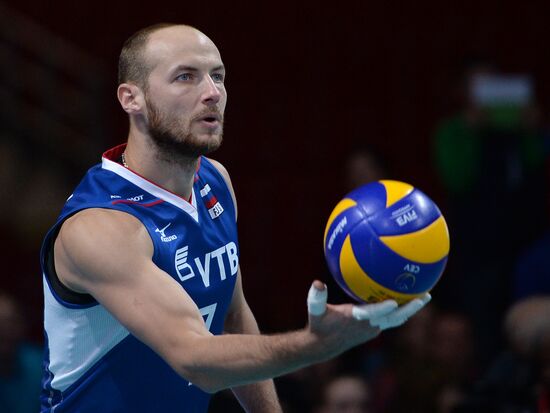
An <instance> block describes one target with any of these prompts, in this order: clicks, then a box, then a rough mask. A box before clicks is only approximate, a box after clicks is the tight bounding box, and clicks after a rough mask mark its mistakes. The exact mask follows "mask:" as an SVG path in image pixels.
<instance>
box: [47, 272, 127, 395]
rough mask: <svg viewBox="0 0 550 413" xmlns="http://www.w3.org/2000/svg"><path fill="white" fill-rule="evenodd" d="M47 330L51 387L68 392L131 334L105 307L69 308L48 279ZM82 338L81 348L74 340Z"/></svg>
mask: <svg viewBox="0 0 550 413" xmlns="http://www.w3.org/2000/svg"><path fill="white" fill-rule="evenodd" d="M44 306H45V307H46V311H45V312H44V327H45V329H46V331H47V332H48V349H49V353H50V363H49V365H48V370H49V371H50V372H51V373H52V374H53V380H52V382H51V386H52V388H53V389H55V390H59V391H65V390H66V389H67V388H69V387H70V386H71V385H72V384H73V383H74V382H76V381H77V380H78V379H79V378H80V377H82V375H83V374H85V373H86V372H87V371H88V370H89V369H90V368H91V367H92V366H93V365H94V364H96V363H97V362H98V361H99V360H101V359H102V358H103V357H104V356H105V355H106V354H107V353H108V352H109V351H110V350H111V349H112V348H113V347H115V346H116V345H117V344H119V343H120V342H121V341H122V340H124V339H125V338H126V337H128V335H129V334H130V333H129V332H128V330H126V328H124V326H122V324H120V323H119V322H118V321H117V320H116V319H115V318H114V317H113V316H112V315H111V314H110V313H109V312H108V311H107V310H106V309H105V307H103V306H101V305H96V306H93V307H88V308H67V307H65V306H64V305H62V304H60V303H59V302H58V301H57V300H56V299H55V297H54V296H53V294H52V292H51V290H50V287H49V285H48V283H47V282H46V279H45V277H44ZM75 337H78V338H79V340H78V342H77V343H78V345H75V340H74V338H75Z"/></svg>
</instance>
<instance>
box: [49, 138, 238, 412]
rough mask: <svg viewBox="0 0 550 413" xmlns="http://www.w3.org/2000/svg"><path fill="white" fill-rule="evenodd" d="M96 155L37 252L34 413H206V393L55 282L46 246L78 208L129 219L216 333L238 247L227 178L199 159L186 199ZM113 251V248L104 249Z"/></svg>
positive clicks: (87, 300) (109, 155)
mask: <svg viewBox="0 0 550 413" xmlns="http://www.w3.org/2000/svg"><path fill="white" fill-rule="evenodd" d="M124 148H125V145H121V146H118V147H116V148H114V149H111V150H110V151H107V152H106V153H105V154H104V155H103V159H102V163H101V164H99V165H96V166H94V167H93V168H91V169H90V170H89V171H88V173H87V174H86V175H85V177H84V179H83V180H82V181H81V183H80V184H79V185H78V187H77V188H76V190H75V191H74V193H73V194H72V195H71V197H70V198H69V199H68V200H67V203H66V204H65V207H64V208H63V210H62V212H61V215H60V217H59V219H58V221H57V222H56V224H55V225H54V226H53V227H52V229H51V230H50V231H49V232H48V234H47V235H46V238H45V240H44V244H43V247H42V253H41V264H42V270H43V278H44V305H45V310H44V325H45V334H46V351H45V356H44V379H43V388H42V396H41V405H42V410H41V411H42V412H43V413H45V412H48V413H65V412H71V413H73V412H78V413H85V412H90V413H92V412H93V413H99V412H101V413H111V412H112V413H114V412H117V413H121V412H132V413H139V412H147V413H150V412H163V413H164V412H165V413H168V412H182V413H183V412H206V410H207V408H208V401H209V394H207V393H205V392H203V391H201V390H200V389H199V388H197V387H196V386H194V385H192V384H191V383H189V382H188V381H186V380H185V379H183V378H181V377H180V376H179V375H178V374H176V372H175V371H174V370H172V368H171V367H170V366H169V365H168V364H167V363H166V362H164V360H162V359H161V358H160V357H159V356H158V355H157V354H156V353H154V352H153V351H152V350H151V349H150V348H149V347H147V346H146V345H145V344H143V343H142V342H141V341H139V340H138V339H136V338H135V337H134V336H133V335H132V334H130V333H129V332H128V330H126V329H125V328H124V326H123V325H121V324H120V323H119V322H118V321H117V320H116V319H115V318H114V317H113V316H112V315H111V314H110V313H109V312H108V311H107V310H106V309H105V308H104V307H103V306H101V305H100V304H99V303H98V302H97V301H95V300H94V299H93V297H91V296H89V295H86V294H77V293H75V292H71V291H70V290H68V289H67V288H66V287H64V286H63V285H62V284H61V283H60V282H59V280H58V278H57V275H56V274H55V268H54V265H53V243H54V241H55V238H56V236H57V234H58V232H59V229H60V226H61V225H62V223H63V222H64V221H65V220H66V219H67V218H68V217H70V216H71V215H73V214H75V213H77V212H78V211H80V210H83V209H86V208H107V209H115V210H118V211H123V212H126V213H128V214H131V215H133V216H134V217H136V218H137V219H139V220H140V221H141V222H142V224H143V225H144V226H145V228H146V229H147V231H148V232H149V235H150V237H151V240H152V242H153V245H154V254H153V261H154V263H155V264H156V265H157V266H158V267H159V268H161V269H162V270H164V271H165V272H166V273H167V274H169V276H171V277H172V278H174V279H175V280H176V281H177V282H178V283H180V285H181V286H182V287H183V288H184V289H185V291H186V292H187V293H188V294H189V295H190V296H191V298H192V299H193V300H194V302H195V303H196V304H197V306H198V307H199V309H200V312H201V314H202V315H203V317H204V320H205V324H206V326H207V328H208V329H209V330H210V331H211V332H212V333H213V334H221V333H222V331H223V325H224V320H225V316H226V313H227V310H228V307H229V305H230V302H231V297H232V295H233V289H234V286H235V280H236V276H237V268H238V264H239V247H238V243H237V228H236V219H235V206H234V204H233V199H232V197H231V193H230V190H229V188H228V187H227V184H226V182H225V180H224V179H223V177H222V176H221V175H220V173H219V172H218V170H217V169H216V168H215V167H214V166H213V165H212V163H210V161H208V159H206V158H204V157H203V158H201V159H200V166H199V168H198V169H197V172H196V174H195V182H194V185H193V191H192V198H191V200H190V201H189V202H188V201H186V200H184V199H182V198H181V197H179V196H177V195H175V194H173V193H171V192H169V191H167V190H165V189H163V188H161V187H159V186H157V185H155V184H154V183H152V182H150V181H148V180H147V179H145V178H143V177H141V176H139V175H138V174H136V173H134V172H132V171H131V170H129V169H127V168H125V167H123V166H122V165H120V164H119V163H117V162H116V161H115V160H116V159H119V157H120V155H121V154H122V152H123V151H124ZM113 253H114V254H116V251H114V252H113Z"/></svg>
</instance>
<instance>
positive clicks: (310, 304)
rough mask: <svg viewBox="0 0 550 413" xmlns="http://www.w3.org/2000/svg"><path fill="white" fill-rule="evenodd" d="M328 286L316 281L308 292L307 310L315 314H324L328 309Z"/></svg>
mask: <svg viewBox="0 0 550 413" xmlns="http://www.w3.org/2000/svg"><path fill="white" fill-rule="evenodd" d="M327 295H328V294H327V287H326V285H324V284H323V283H321V282H319V281H315V282H314V283H313V284H312V285H311V288H310V289H309V293H308V294H307V310H308V312H309V314H311V315H314V316H320V315H323V314H324V313H325V311H326V309H327Z"/></svg>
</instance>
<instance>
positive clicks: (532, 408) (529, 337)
mask: <svg viewBox="0 0 550 413" xmlns="http://www.w3.org/2000/svg"><path fill="white" fill-rule="evenodd" d="M549 314H550V296H548V295H546V296H538V297H530V298H527V299H525V300H522V301H520V302H518V303H516V304H514V305H513V306H512V307H511V308H510V309H509V310H508V312H507V314H506V318H505V322H504V330H505V335H506V338H507V339H508V344H509V345H508V349H507V350H506V351H504V352H502V353H501V354H500V355H499V356H498V357H497V358H496V360H495V362H494V363H493V365H492V367H491V368H490V369H489V371H488V372H487V373H486V374H485V377H484V378H483V380H482V381H480V382H479V383H478V385H477V386H476V388H475V391H474V392H473V393H472V394H470V396H469V398H468V400H467V401H466V402H465V403H463V404H462V405H461V406H460V407H459V408H457V409H456V411H455V412H456V413H475V412H486V413H548V412H550V318H549Z"/></svg>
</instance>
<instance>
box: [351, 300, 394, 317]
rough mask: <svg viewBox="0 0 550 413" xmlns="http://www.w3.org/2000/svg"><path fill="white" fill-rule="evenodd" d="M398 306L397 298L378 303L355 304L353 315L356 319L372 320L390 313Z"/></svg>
mask: <svg viewBox="0 0 550 413" xmlns="http://www.w3.org/2000/svg"><path fill="white" fill-rule="evenodd" d="M396 308H397V302H396V301H395V300H386V301H382V302H381V303H376V304H363V305H354V306H353V307H352V309H351V315H352V316H353V318H355V319H356V320H371V319H376V318H380V317H383V316H385V315H387V314H390V313H391V312H392V311H393V310H395V309H396Z"/></svg>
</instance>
